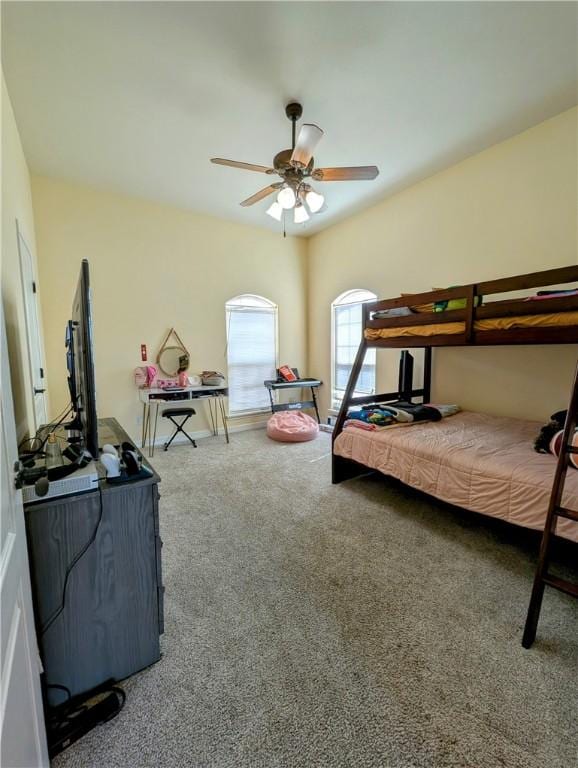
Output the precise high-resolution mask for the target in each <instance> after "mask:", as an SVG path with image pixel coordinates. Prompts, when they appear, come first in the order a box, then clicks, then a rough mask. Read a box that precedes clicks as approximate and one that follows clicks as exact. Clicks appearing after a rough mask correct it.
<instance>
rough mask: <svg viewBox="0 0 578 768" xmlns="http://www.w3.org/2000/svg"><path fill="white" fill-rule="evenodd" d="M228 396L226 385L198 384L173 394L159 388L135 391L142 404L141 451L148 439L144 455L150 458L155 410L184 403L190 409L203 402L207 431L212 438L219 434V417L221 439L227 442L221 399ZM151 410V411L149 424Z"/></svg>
mask: <svg viewBox="0 0 578 768" xmlns="http://www.w3.org/2000/svg"><path fill="white" fill-rule="evenodd" d="M228 394H229V391H228V389H227V387H226V386H220V387H209V386H202V385H200V386H197V387H183V388H182V389H181V388H179V389H178V390H176V391H170V390H167V389H161V388H159V387H149V388H144V389H139V399H140V401H141V402H142V404H143V420H142V447H143V448H145V446H146V442H147V437H148V453H149V456H154V452H155V440H156V436H157V421H158V416H159V408H160V409H163V408H164V407H166V408H169V407H174V406H175V405H178V404H185V403H186V404H187V405H190V406H194V403H195V401H199V400H203V401H204V402H205V403H207V405H208V410H209V417H210V422H211V429H212V432H213V435H215V436H217V435H218V434H219V416H220V419H221V422H222V424H223V432H224V433H225V439H226V441H227V443H228V442H229V429H228V427H227V411H226V408H225V398H226V397H227V395H228ZM151 409H152V410H153V418H152V423H151Z"/></svg>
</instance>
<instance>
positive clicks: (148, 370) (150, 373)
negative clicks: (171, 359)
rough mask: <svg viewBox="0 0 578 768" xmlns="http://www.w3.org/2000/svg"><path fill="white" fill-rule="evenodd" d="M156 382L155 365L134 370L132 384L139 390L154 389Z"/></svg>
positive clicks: (142, 366) (141, 366) (140, 366)
mask: <svg viewBox="0 0 578 768" xmlns="http://www.w3.org/2000/svg"><path fill="white" fill-rule="evenodd" d="M156 381H157V369H156V366H155V365H139V366H138V368H135V369H134V383H135V384H136V385H137V387H138V388H139V389H143V388H144V387H154V386H156Z"/></svg>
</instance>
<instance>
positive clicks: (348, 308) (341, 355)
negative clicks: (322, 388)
mask: <svg viewBox="0 0 578 768" xmlns="http://www.w3.org/2000/svg"><path fill="white" fill-rule="evenodd" d="M333 313H334V315H333V317H334V344H335V347H334V351H333V402H334V405H336V404H339V403H340V402H341V400H342V399H343V395H344V394H345V388H346V387H347V382H348V380H349V376H350V374H351V369H352V367H353V362H354V360H355V355H356V354H357V350H358V348H359V343H360V341H361V334H362V330H363V329H362V306H361V302H359V303H355V304H343V305H341V306H339V305H334V307H333ZM374 392H375V349H368V350H367V353H366V355H365V361H364V364H363V367H362V368H361V371H360V374H359V377H358V379H357V387H356V389H355V394H356V395H371V394H373V393H374Z"/></svg>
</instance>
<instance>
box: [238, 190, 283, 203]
mask: <svg viewBox="0 0 578 768" xmlns="http://www.w3.org/2000/svg"><path fill="white" fill-rule="evenodd" d="M280 186H282V185H281V184H270V185H269V186H268V187H263V189H260V190H259V191H258V192H255V194H254V195H251V197H248V198H247V199H246V200H243V202H242V203H241V205H242V206H243V208H247V206H249V205H253V204H254V203H258V202H259V200H262V199H263V198H264V197H267V196H268V195H271V194H272V193H273V192H276V191H277V190H278V189H279V187H280Z"/></svg>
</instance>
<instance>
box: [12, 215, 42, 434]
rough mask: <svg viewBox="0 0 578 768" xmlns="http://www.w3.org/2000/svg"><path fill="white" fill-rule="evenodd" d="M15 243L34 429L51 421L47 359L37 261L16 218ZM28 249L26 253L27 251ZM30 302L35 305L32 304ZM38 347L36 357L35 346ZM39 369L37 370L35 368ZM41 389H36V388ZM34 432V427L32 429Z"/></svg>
mask: <svg viewBox="0 0 578 768" xmlns="http://www.w3.org/2000/svg"><path fill="white" fill-rule="evenodd" d="M16 243H17V247H18V260H19V262H20V283H21V287H22V302H23V307H24V321H25V327H26V341H27V344H26V346H27V348H28V372H29V376H30V387H31V392H30V401H31V402H32V406H33V407H32V412H33V418H34V424H33V431H34V432H36V430H37V429H38V428H39V427H40V426H41V425H42V424H46V422H47V421H48V409H47V403H46V362H45V360H46V358H45V355H44V338H43V333H42V322H41V315H40V305H39V301H38V291H37V286H38V275H37V274H36V263H35V260H34V256H33V254H32V251H31V249H30V246H29V245H28V241H27V239H26V238H25V237H24V234H23V232H22V228H21V227H20V223H19V221H18V219H16ZM24 251H26V253H25V252H24ZM28 281H31V282H32V286H33V288H32V294H29V293H28V291H27V283H28ZM30 301H32V302H33V306H30ZM31 313H34V315H35V319H36V323H35V324H36V333H35V332H34V330H35V329H34V328H32V324H33V320H32V317H31ZM34 348H36V350H37V351H36V356H37V358H38V359H37V360H35V353H34V351H33V349H34ZM37 367H38V368H39V370H38V371H37V370H36V368H37ZM40 389H41V390H42V392H37V390H40ZM31 431H32V430H31Z"/></svg>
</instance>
